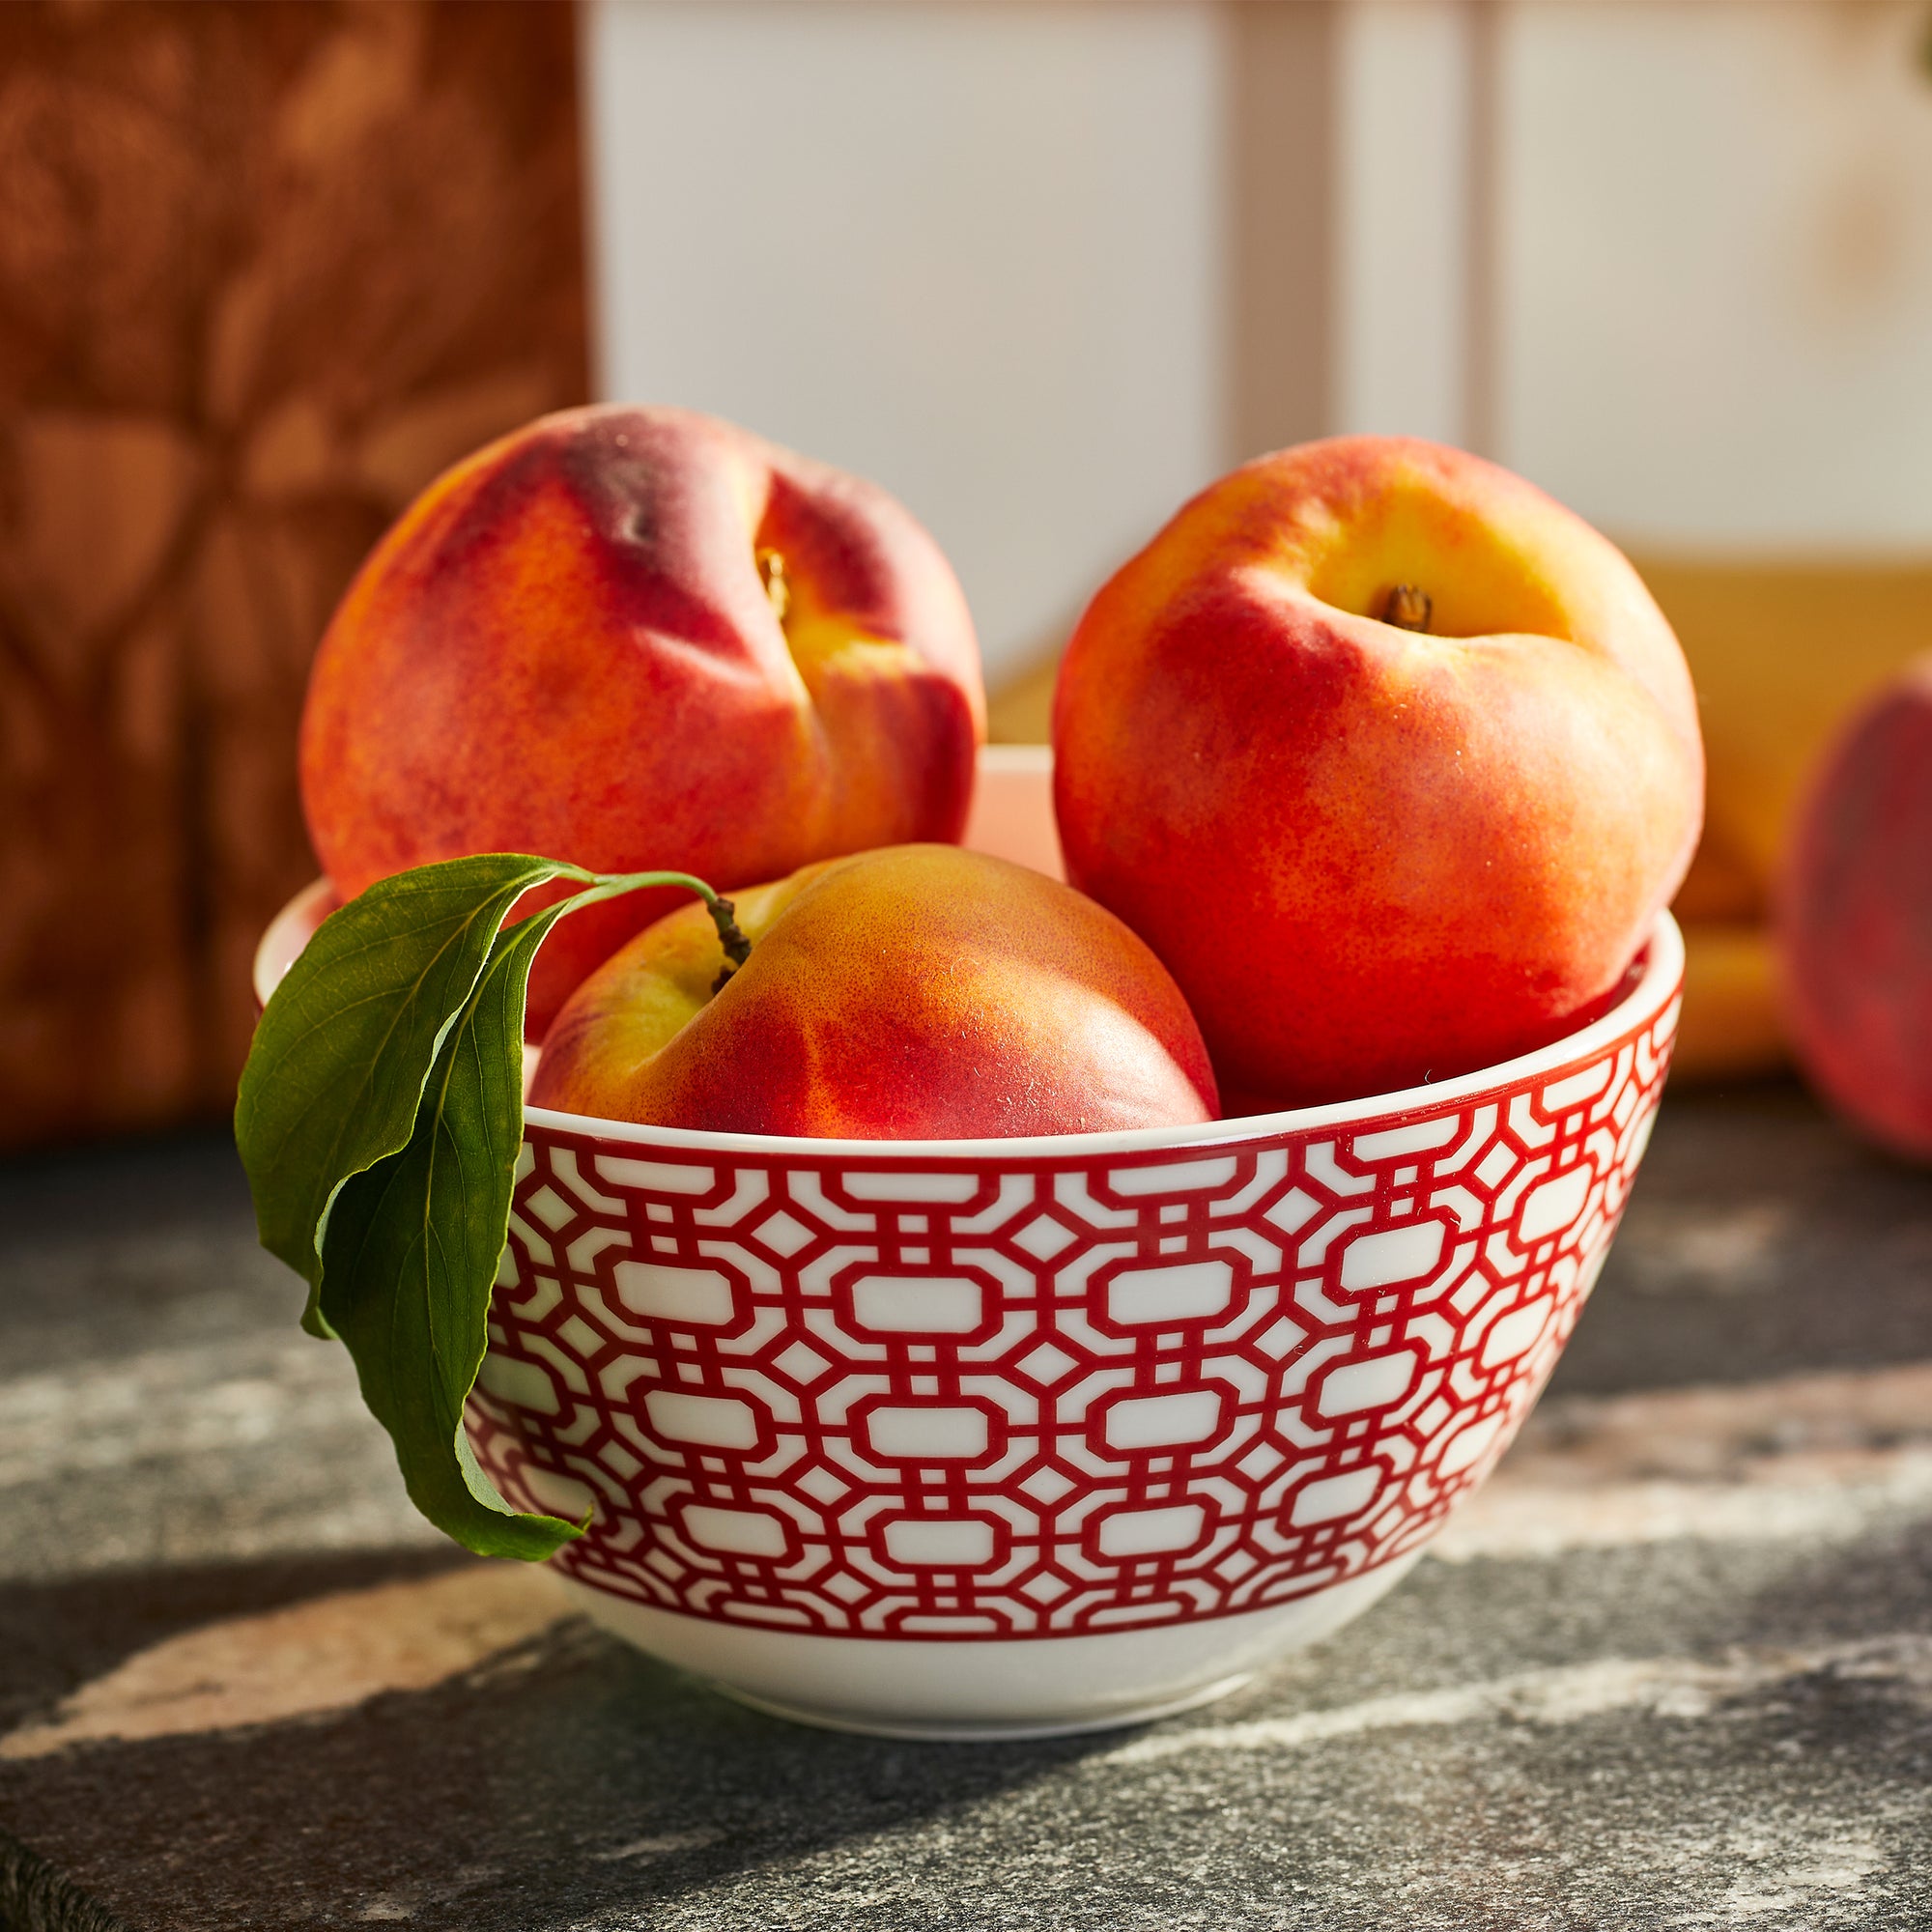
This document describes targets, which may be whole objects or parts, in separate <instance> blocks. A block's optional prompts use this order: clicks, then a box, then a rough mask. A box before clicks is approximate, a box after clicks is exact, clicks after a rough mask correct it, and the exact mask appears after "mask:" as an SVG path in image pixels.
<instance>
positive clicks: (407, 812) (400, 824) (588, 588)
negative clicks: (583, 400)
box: [301, 407, 984, 1035]
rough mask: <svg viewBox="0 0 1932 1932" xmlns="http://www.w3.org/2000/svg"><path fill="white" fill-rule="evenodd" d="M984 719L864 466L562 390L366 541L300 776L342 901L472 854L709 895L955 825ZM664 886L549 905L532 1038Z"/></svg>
mask: <svg viewBox="0 0 1932 1932" xmlns="http://www.w3.org/2000/svg"><path fill="white" fill-rule="evenodd" d="M983 735H984V700H983V696H982V694H981V690H980V668H979V653H978V648H977V645H976V644H975V641H974V637H973V626H972V620H971V618H970V617H969V615H968V613H967V610H966V604H965V599H964V598H963V596H962V595H961V593H960V590H959V585H958V582H957V580H956V579H955V578H954V577H953V574H952V569H951V567H950V566H949V565H948V563H947V561H946V559H945V557H944V556H943V555H942V554H941V553H940V551H939V548H938V546H937V545H936V544H935V543H934V542H933V541H932V539H931V538H930V537H929V536H928V535H927V534H926V532H925V531H924V530H923V528H922V527H921V526H919V525H918V524H917V523H916V522H915V521H914V520H913V518H912V517H911V516H910V515H909V514H908V513H907V512H906V511H905V510H904V509H903V508H902V507H900V505H899V504H898V503H896V502H895V501H894V499H893V498H892V497H889V496H888V495H887V494H886V493H885V492H884V491H883V490H880V489H878V488H877V487H876V486H874V485H872V484H869V483H866V482H863V481H861V480H860V479H859V478H857V477H855V476H849V475H846V474H844V473H842V472H841V471H838V470H837V469H831V468H829V467H828V466H826V465H824V464H821V463H814V462H811V461H810V460H808V459H807V458H805V457H802V456H796V455H793V454H792V453H791V452H789V451H787V450H783V449H780V448H778V447H777V446H775V445H774V444H771V443H768V442H765V441H763V440H760V439H758V438H756V437H754V436H752V435H749V434H748V433H747V432H745V431H743V430H740V429H737V428H734V427H733V426H731V425H730V424H728V423H724V422H720V421H717V420H715V419H713V418H711V417H707V416H702V415H698V414H696V413H694V412H689V411H684V410H670V409H632V408H620V407H607V408H599V409H587V410H575V411H569V412H564V413H562V414H559V415H554V416H547V417H544V418H543V419H542V420H541V421H538V422H535V423H532V424H530V425H529V426H528V427H527V428H525V429H523V430H519V431H518V432H516V433H515V434H514V435H511V436H508V437H505V438H504V439H502V440H500V441H498V442H496V443H492V444H491V445H490V446H489V447H487V448H485V449H482V450H479V451H477V452H476V454H474V455H473V456H470V457H469V458H468V459H466V460H465V461H464V462H462V463H460V464H458V465H457V466H456V467H455V468H454V469H451V470H449V471H448V472H447V473H446V474H445V475H443V476H442V477H440V478H439V479H438V481H437V482H435V483H433V484H432V485H431V486H430V487H429V489H428V490H426V491H425V492H424V493H423V495H422V497H420V498H418V499H417V501H416V502H415V503H414V504H413V505H412V507H411V508H410V509H409V510H408V511H407V512H405V514H404V516H403V517H402V519H401V521H400V522H399V523H398V524H397V525H396V526H395V527H394V528H393V529H392V530H391V531H390V532H389V533H388V535H387V536H386V537H384V540H383V542H382V543H381V544H380V545H379V546H378V548H377V549H376V551H375V552H374V553H373V554H372V555H371V556H370V558H369V560H368V562H367V563H366V564H364V566H363V568H362V571H361V573H360V575H359V576H358V577H357V578H356V579H355V582H354V583H353V584H352V585H351V587H350V590H349V592H348V594H347V595H346V596H345V597H344V599H343V601H342V605H341V607H340V609H339V610H338V611H336V613H335V616H334V619H333V621H332V622H331V624H330V625H329V628H328V632H327V636H326V638H325V639H324V640H323V644H322V648H321V651H320V653H319V655H318V656H317V658H316V661H315V667H314V670H313V672H312V674H311V678H310V683H309V693H308V702H307V708H306V710H305V712H304V714H303V719H302V731H301V782H302V799H303V804H304V807H305V810H306V811H307V815H308V823H309V831H310V834H311V837H312V838H313V840H314V843H315V848H316V852H317V856H318V857H319V858H320V859H321V861H322V864H323V867H324V868H325V870H327V873H328V876H329V878H330V879H331V880H332V881H333V883H334V885H335V887H336V889H337V890H338V892H340V893H341V894H342V895H343V896H345V897H347V896H350V895H354V894H355V893H358V892H360V891H361V890H362V889H363V888H364V887H365V886H367V885H369V884H370V883H371V882H373V881H374V880H376V879H378V878H382V877H384V876H385V875H387V874H389V873H391V872H395V871H400V870H401V869H403V868H404V867H408V866H415V865H421V864H423V863H425V862H426V861H429V860H432V859H445V858H453V857H456V856H458V855H460V854H464V853H469V852H485V851H510V852H531V853H536V854H539V855H541V856H543V857H546V858H556V859H567V860H570V861H573V862H574V863H576V864H578V865H581V866H585V867H590V868H591V869H592V870H596V871H640V870H654V869H670V870H681V871H689V872H695V873H696V874H697V875H698V876H699V877H701V878H704V879H707V880H709V881H710V882H711V883H712V884H713V885H715V886H718V887H719V888H721V889H728V888H730V887H732V886H734V885H742V884H745V883H747V882H749V881H752V880H756V879H769V878H774V877H777V876H779V875H780V874H781V873H785V872H789V871H791V870H793V869H794V868H796V867H799V866H801V865H804V864H806V863H808V862H810V861H812V860H815V859H822V858H827V857H830V856H833V855H835V854H838V853H844V852H851V851H856V850H859V849H861V848H863V847H866V846H870V845H880V844H889V843H894V842H899V841H904V840H908V839H919V838H932V839H956V838H958V837H959V834H960V831H961V829H962V827H963V825H964V823H965V817H966V810H967V807H968V805H969V803H970V799H971V790H972V781H973V760H974V754H975V750H976V748H977V746H978V744H979V741H980V739H981V738H982V737H983ZM565 890H568V889H567V888H562V887H559V888H557V889H556V891H555V893H554V894H553V895H552V896H555V895H560V894H561V893H562V892H563V891H565ZM541 902H542V901H541V899H540V898H539V897H538V896H537V895H531V896H530V897H529V898H528V900H527V901H526V904H525V905H524V907H523V908H522V910H525V911H527V910H530V909H533V908H534V906H535V905H537V904H538V903H541ZM674 902H675V898H674V895H668V894H661V895H634V896H632V897H630V898H625V899H619V900H615V901H612V902H611V903H609V904H607V905H603V906H598V907H595V908H593V909H592V910H590V911H589V912H586V913H582V914H579V915H577V916H575V917H573V918H572V919H571V920H569V921H567V922H566V923H564V925H563V926H562V927H560V928H559V929H558V930H557V932H555V933H554V935H553V936H552V938H551V940H550V941H549V943H548V944H547V945H546V946H545V948H544V951H543V953H542V955H541V956H540V957H539V960H538V962H537V967H536V972H535V974H534V976H533V979H532V983H531V994H530V1026H531V1032H532V1034H533V1035H541V1033H542V1031H543V1029H544V1028H545V1027H546V1026H547V1025H548V1023H549V1020H550V1018H551V1016H552V1015H553V1014H554V1011H555V1010H556V1009H557V1007H558V1006H559V1005H560V1004H561V1002H562V1000H563V998H564V996H565V995H566V994H567V993H568V991H569V989H570V988H571V986H573V985H575V984H576V983H577V981H578V980H580V979H582V976H583V975H584V973H585V972H587V971H588V970H589V968H590V967H591V966H593V965H594V964H595V963H596V962H597V961H598V960H599V959H601V958H603V957H605V956H606V955H607V954H608V953H610V952H611V951H612V950H613V949H614V948H615V947H616V946H617V945H619V944H620V943H621V942H622V941H623V940H624V939H625V938H626V937H628V936H629V935H630V934H631V933H632V932H635V931H637V930H638V929H639V927H640V926H642V925H643V924H645V923H648V922H649V921H650V920H651V919H652V918H654V917H656V915H657V914H658V913H660V912H662V911H664V910H665V909H666V908H667V907H668V905H670V904H672V903H674Z"/></svg>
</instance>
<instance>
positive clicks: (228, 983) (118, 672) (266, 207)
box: [0, 0, 587, 1146]
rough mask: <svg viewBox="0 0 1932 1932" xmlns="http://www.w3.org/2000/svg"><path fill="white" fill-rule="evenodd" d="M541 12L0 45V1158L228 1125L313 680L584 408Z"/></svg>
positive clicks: (572, 196)
mask: <svg viewBox="0 0 1932 1932" xmlns="http://www.w3.org/2000/svg"><path fill="white" fill-rule="evenodd" d="M581 204H582V194H581V177H580V164H579V143H578V106H577V82H576V19H575V14H574V11H573V10H572V9H571V8H569V7H567V6H551V5H510V6H495V7H460V8H440V7H436V6H433V5H428V4H423V0H389V4H385V5H383V6H379V7H359V6H353V5H341V4H334V0H312V4H309V3H307V0H295V4H281V5H276V6H272V7H261V6H253V5H246V4H241V5H231V4H214V0H210V4H197V5H185V4H182V5H137V4H122V5H116V6H113V7H93V6H79V5H41V4H33V5H14V6H10V7H5V8H0V1094H6V1095H7V1097H8V1100H9V1102H10V1104H9V1105H8V1106H7V1107H6V1108H5V1109H4V1111H0V1145H5V1146H20V1145H24V1144H30V1143H33V1142H37V1141H44V1140H49V1139H57V1138H70V1137H74V1136H81V1135H89V1134H96V1133H101V1132H112V1131H121V1130H127V1129H132V1128H139V1127H145V1126H150V1125H156V1124H159V1123H164V1122H174V1121H179V1120H182V1119H185V1118H192V1117H196V1116H206V1115H211V1114H216V1113H219V1112H221V1111H223V1110H224V1109H225V1108H226V1107H227V1106H228V1105H229V1104H230V1100H231V1096H232V1093H233V1083H234V1077H235V1074H236V1071H237V1069H238V1068H239V1066H240V1064H241V1056H242V1054H243V1052H244V1051H245V1047H246V1041H247V1037H248V1031H249V1028H250V1025H251V1023H252V1017H253V1009H252V1006H251V1002H250V998H249V993H248V972H247V969H248V958H249V953H250V951H251V949H252V947H253V944H254V941H255V937H256V935H257V934H258V933H259V931H260V930H261V928H262V926H263V925H264V923H266V922H267V920H268V918H269V916H270V914H271V913H272V912H273V910H274V909H275V907H276V906H277V905H278V904H280V902H281V901H282V899H283V898H285V897H286V896H287V895H288V894H289V893H291V892H292V891H293V890H294V889H295V888H296V887H297V886H298V885H300V884H301V883H302V881H303V880H304V879H306V878H308V877H310V876H312V875H313V873H314V871H315V863H314V860H313V859H312V857H311V856H310V854H309V852H308V849H307V842H306V838H305V837H304V834H303V830H302V825H301V818H300V812H299V810H298V800H297V796H296V781H295V733H296V725H297V720H298V714H299V708H300V701H301V693H302V688H303V682H304V678H305V674H306V670H307V666H308V661H309V657H310V654H311V653H312V651H313V649H314V647H315V644H316V641H317V639H318V638H319V637H320V635H321V632H322V629H323V626H324V624H325V623H326V621H327V615H328V612H329V611H330V610H331V608H332V607H333V605H334V602H335V599H336V597H337V596H338V594H339V593H340V591H341V589H342V587H343V585H344V584H345V583H346V582H347V581H348V579H349V577H350V575H351V573H352V572H353V571H354V569H355V565H356V563H357V562H358V561H359V559H360V558H361V556H362V555H363V554H364V553H365V552H366V551H367V549H368V548H369V546H370V544H371V543H372V542H373V541H374V540H375V538H376V537H377V536H378V535H379V534H380V532H381V531H382V529H383V528H384V526H385V525H386V523H387V522H388V521H389V520H390V519H391V518H392V517H393V516H394V514H395V513H396V511H397V510H398V509H399V508H401V506H402V505H403V504H404V503H405V502H406V501H407V500H408V499H409V497H411V496H412V494H413V493H414V492H415V491H416V490H417V489H418V488H420V487H421V485H422V484H423V483H424V482H426V481H427V480H428V479H429V478H430V477H431V476H432V475H433V474H435V472H436V471H437V470H438V469H440V468H442V467H443V465H445V464H446V463H448V462H449V461H450V460H452V459H453V458H455V457H457V456H459V455H461V454H463V453H464V452H465V451H466V450H468V449H469V448H471V447H473V446H474V445H476V444H477V443H479V442H482V441H484V440H487V439H488V438H490V437H492V436H494V435H497V434H498V433H500V432H501V431H503V430H505V429H508V428H510V427H512V426H513V425H515V424H516V423H519V422H521V421H523V420H525V419H526V418H527V417H529V416H531V415H534V414H537V413H539V412H542V411H544V410H546V409H551V408H555V407H558V406H560V405H563V404H567V403H570V402H575V401H580V400H582V397H583V395H584V393H585V389H586V383H587V374H586V364H585V328H584V299H583V241H582V216H581Z"/></svg>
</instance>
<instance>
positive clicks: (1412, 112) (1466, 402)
mask: <svg viewBox="0 0 1932 1932" xmlns="http://www.w3.org/2000/svg"><path fill="white" fill-rule="evenodd" d="M1473 28H1474V22H1473V19H1472V16H1471V10H1470V8H1469V7H1468V5H1467V4H1465V0H1353V4H1352V5H1350V6H1348V7H1346V8H1345V9H1344V10H1343V12H1342V14H1341V32H1340V33H1339V35H1338V36H1337V38H1336V43H1335V74H1334V85H1335V88H1336V92H1337V99H1336V107H1337V114H1336V150H1337V152H1336V156H1335V179H1334V192H1335V195H1336V197H1337V207H1336V220H1335V254H1336V260H1335V265H1334V268H1335V280H1334V294H1333V299H1334V302H1335V305H1336V312H1335V328H1334V335H1333V341H1334V344H1335V362H1336V367H1335V369H1334V371H1333V376H1332V380H1331V385H1330V396H1331V407H1332V410H1333V414H1334V427H1335V428H1336V429H1338V430H1346V431H1349V432H1351V433H1352V432H1363V431H1366V432H1370V433H1373V434H1376V435H1383V436H1389V435H1403V436H1426V437H1431V438H1433V439H1434V440H1436V441H1438V442H1454V443H1464V444H1466V443H1470V442H1473V441H1476V440H1479V426H1478V424H1477V423H1476V421H1475V420H1474V417H1475V415H1476V413H1477V412H1476V409H1475V398H1474V397H1473V396H1472V395H1471V393H1470V382H1469V377H1470V366H1469V358H1470V355H1471V344H1470V341H1469V338H1468V329H1469V325H1470V321H1471V313H1470V311H1471V302H1472V298H1473V296H1474V291H1473V290H1472V288H1471V285H1470V277H1471V275H1472V274H1473V273H1474V272H1475V269H1476V264H1475V262H1474V260H1473V259H1472V249H1471V242H1472V241H1473V239H1474V222H1475V209H1474V205H1473V204H1474V184H1473V183H1472V181H1471V179H1470V167H1471V162H1472V159H1473V156H1474V149H1473V141H1472V133H1473V130H1472V128H1471V125H1470V117H1471V113H1472V111H1473V107H1474V96H1475V84H1474V83H1475V75H1474V71H1473V62H1474V58H1475V34H1474V31H1473Z"/></svg>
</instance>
